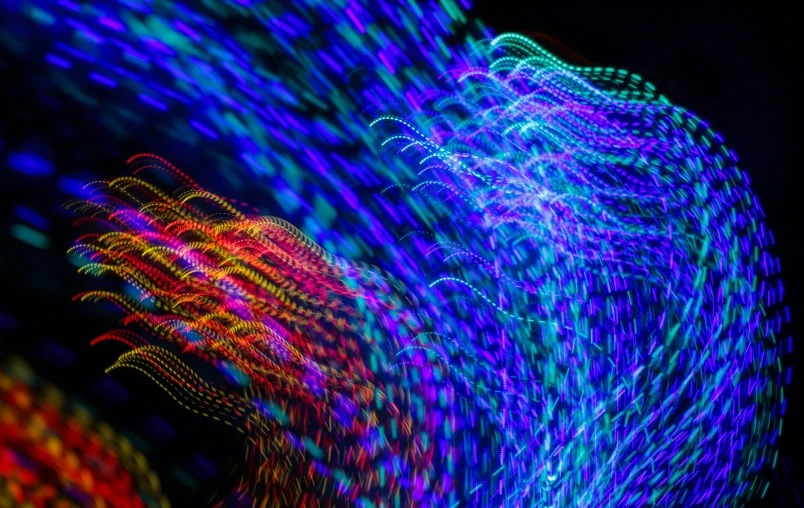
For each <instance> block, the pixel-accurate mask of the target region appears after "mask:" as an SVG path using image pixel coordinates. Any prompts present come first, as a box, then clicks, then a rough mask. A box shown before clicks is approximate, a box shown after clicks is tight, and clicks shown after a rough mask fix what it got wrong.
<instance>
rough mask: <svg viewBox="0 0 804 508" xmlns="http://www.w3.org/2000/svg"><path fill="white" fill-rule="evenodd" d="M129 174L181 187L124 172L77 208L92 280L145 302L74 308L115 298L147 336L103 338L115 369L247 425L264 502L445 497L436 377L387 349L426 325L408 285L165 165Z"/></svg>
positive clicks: (144, 160)
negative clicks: (89, 226) (203, 365)
mask: <svg viewBox="0 0 804 508" xmlns="http://www.w3.org/2000/svg"><path fill="white" fill-rule="evenodd" d="M131 163H132V164H133V165H134V167H135V168H137V171H139V170H142V169H145V168H149V169H150V168H154V167H162V168H164V169H165V170H167V171H168V172H169V173H171V174H172V175H173V176H175V177H176V178H177V181H178V183H180V184H182V185H183V186H184V187H185V191H184V192H182V193H180V194H178V195H175V196H171V195H168V194H164V193H162V192H161V191H160V190H159V189H158V188H156V187H155V186H153V185H151V184H149V183H147V182H146V181H144V180H141V179H139V178H136V177H133V176H130V177H120V178H116V179H113V180H110V181H104V182H98V183H96V184H94V185H93V186H92V187H93V194H94V197H93V198H91V199H89V200H87V201H79V202H77V203H76V205H77V206H78V207H79V208H81V209H83V210H84V211H85V212H87V214H86V215H87V217H86V218H83V219H79V222H80V223H86V222H91V223H102V224H103V225H104V227H103V229H106V231H105V232H93V233H89V234H87V235H85V236H82V237H81V238H79V240H78V245H77V246H76V247H74V248H73V251H74V252H76V253H79V254H81V255H83V256H85V257H86V258H87V259H88V260H89V261H90V262H89V263H87V264H85V265H84V267H83V268H82V271H86V272H88V273H92V274H96V275H98V274H101V273H114V274H116V275H117V276H119V277H121V278H122V279H124V280H125V281H126V282H127V283H128V284H130V285H131V287H133V288H134V289H135V294H137V295H138V297H137V298H136V299H132V298H131V297H128V296H126V295H124V294H117V293H111V292H104V291H92V292H88V293H84V294H81V295H79V296H78V298H80V299H81V300H98V299H103V298H107V299H109V300H111V301H114V302H115V303H117V304H118V305H119V306H120V307H121V308H122V309H124V310H125V311H126V312H127V314H128V317H127V318H126V319H125V320H124V322H125V324H127V325H139V327H140V328H141V329H143V330H145V331H146V332H147V334H146V335H145V337H142V336H140V335H138V334H136V333H135V332H133V331H132V330H131V329H130V328H125V329H121V330H115V331H111V332H109V333H106V334H104V335H102V336H101V337H99V338H98V339H96V342H98V341H104V340H117V341H121V342H123V343H125V344H127V345H129V346H131V347H132V348H133V349H132V351H131V352H129V353H126V354H124V355H123V356H122V357H121V358H120V359H119V360H118V362H117V363H116V364H115V365H114V366H113V367H112V368H115V367H120V366H125V367H132V368H135V369H138V370H141V371H143V372H145V373H146V374H148V375H149V376H151V377H152V378H154V379H155V380H156V381H157V382H158V383H159V384H160V385H162V386H163V387H164V388H165V389H166V390H167V391H169V392H170V393H171V395H172V396H173V397H174V398H175V399H176V400H178V401H179V402H180V403H181V404H182V405H183V406H185V407H187V408H189V409H191V410H193V411H195V412H197V413H199V414H202V415H204V416H210V417H213V418H216V419H221V420H223V421H225V422H226V423H227V424H229V425H233V424H234V425H236V426H238V428H241V429H244V430H245V429H248V433H249V439H250V441H251V442H252V443H253V448H254V454H253V460H254V471H253V472H252V475H253V478H254V480H255V485H258V486H259V487H257V488H258V489H259V494H258V495H259V498H260V500H259V502H262V501H264V500H266V499H273V500H281V501H282V503H281V504H282V505H283V506H284V505H287V506H319V505H322V506H328V505H330V503H331V501H330V500H332V499H334V498H336V497H337V496H338V495H340V496H344V497H345V498H346V499H349V500H352V501H356V500H358V499H361V500H362V501H363V502H371V503H375V504H376V503H381V502H382V501H383V500H385V499H390V498H392V497H397V498H398V499H399V500H400V501H401V502H402V503H403V505H405V506H408V505H410V504H412V503H414V502H417V501H422V500H423V499H426V497H427V496H428V495H429V496H433V495H437V493H438V491H439V490H443V487H440V486H439V485H438V483H439V482H440V479H438V478H435V479H430V478H429V473H430V472H431V471H432V464H431V462H432V456H433V450H432V446H428V444H427V443H426V442H422V436H428V435H432V434H433V432H434V429H432V428H430V427H432V426H434V423H435V420H434V419H433V418H432V417H431V416H432V415H431V414H429V411H424V410H423V408H424V407H425V401H427V404H426V405H427V407H428V408H429V406H431V405H433V404H434V403H435V402H437V397H438V395H439V394H438V392H437V391H436V390H434V389H433V388H432V383H436V382H437V381H438V379H433V378H432V376H433V375H434V373H435V372H439V371H438V370H437V369H436V368H435V367H434V366H433V365H429V364H428V368H427V369H423V368H421V367H406V366H401V367H400V366H399V365H394V363H396V358H395V357H394V355H393V352H394V351H399V350H400V349H403V348H404V347H406V345H407V344H409V343H411V339H412V338H413V337H414V336H415V335H416V332H418V331H420V330H421V329H422V326H423V324H422V318H421V317H419V316H418V315H417V314H416V312H415V310H416V307H417V306H416V304H415V300H412V299H411V298H410V297H409V296H408V295H407V292H406V290H405V287H404V286H403V285H402V284H401V283H399V282H398V281H396V280H395V279H394V278H392V277H391V276H390V275H388V274H386V273H384V272H382V271H381V270H378V269H375V268H372V267H370V266H368V265H365V264H360V263H352V262H348V261H346V260H344V259H342V258H336V257H334V256H332V255H330V254H328V253H327V252H326V251H324V250H323V249H321V248H320V247H319V246H318V245H316V244H315V243H314V242H312V241H311V240H309V239H308V238H307V237H305V236H304V235H303V234H302V233H301V232H300V231H298V230H297V229H296V228H294V227H293V226H291V225H290V224H288V223H287V222H285V221H284V220H281V219H277V218H272V217H260V216H254V217H249V216H246V215H244V214H243V213H241V212H239V211H238V209H237V208H236V207H235V206H234V205H233V204H231V203H230V202H229V201H228V200H226V199H224V198H220V197H217V196H215V195H213V194H210V193H208V192H206V191H204V190H203V189H201V188H200V187H198V186H197V185H196V184H195V183H194V182H192V180H190V179H189V177H187V176H186V175H184V174H183V173H182V172H180V171H179V170H178V169H176V168H175V167H173V166H171V165H170V164H169V163H167V162H166V161H164V160H162V159H160V158H158V157H155V156H151V155H141V156H137V157H133V158H132V159H131ZM239 204H240V203H239ZM205 208H206V210H205ZM93 229H97V228H93ZM150 337H159V338H161V339H162V340H163V341H165V342H167V343H172V344H175V345H176V346H178V348H179V349H177V350H181V352H182V353H183V354H194V355H197V356H199V357H201V358H203V359H205V360H208V361H210V362H212V363H213V364H214V365H216V366H217V367H218V368H219V369H220V370H221V371H222V372H224V373H225V374H226V375H227V376H228V377H229V378H230V379H231V380H233V381H234V388H233V389H230V390H229V391H228V392H227V390H226V389H225V387H222V388H215V387H214V386H212V385H210V384H209V383H207V382H205V381H204V380H203V379H201V378H200V377H199V376H198V375H197V374H195V373H193V371H192V370H191V369H190V368H189V367H188V366H187V365H185V364H184V362H182V361H180V360H178V359H177V358H176V357H175V356H174V355H173V354H172V353H171V352H170V351H169V350H168V349H164V348H160V347H155V346H153V345H149V343H150V340H149V338H150ZM417 356H418V357H421V358H422V360H423V362H425V363H428V362H427V358H426V354H425V353H424V352H420V354H419V355H414V357H417ZM429 363H432V362H429ZM423 364H424V363H422V365H423ZM411 377H413V378H417V380H418V383H415V384H414V383H409V381H410V379H411ZM240 384H244V385H246V386H248V392H247V394H243V393H239V392H238V390H237V389H239V388H240V386H239V385H240ZM428 398H429V399H433V400H429V399H428ZM424 439H425V440H426V437H425V438H424ZM403 487H404V488H403ZM432 491H435V493H433V492H432ZM249 494H250V495H251V496H252V497H256V496H257V494H255V493H249ZM259 502H257V503H256V504H259ZM428 504H430V503H429V502H428Z"/></svg>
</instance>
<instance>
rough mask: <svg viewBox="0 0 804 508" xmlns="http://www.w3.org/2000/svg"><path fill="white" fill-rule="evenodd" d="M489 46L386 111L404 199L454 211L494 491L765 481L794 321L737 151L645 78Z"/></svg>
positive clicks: (505, 40) (446, 280) (521, 499)
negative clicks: (401, 168)
mask: <svg viewBox="0 0 804 508" xmlns="http://www.w3.org/2000/svg"><path fill="white" fill-rule="evenodd" d="M478 50H479V53H480V54H484V55H485V56H484V58H485V63H481V64H480V65H475V66H467V67H457V68H455V69H453V70H451V71H450V73H449V76H448V78H447V80H446V81H445V83H444V85H443V86H441V87H440V89H438V90H434V91H432V92H431V93H429V94H427V96H426V100H424V101H421V104H422V107H421V109H419V108H418V107H416V108H408V110H407V111H404V112H400V114H398V115H388V116H383V117H381V118H379V119H378V120H376V121H375V122H374V125H375V127H377V128H382V129H383V130H384V131H385V132H387V133H388V137H387V141H386V146H388V147H398V148H399V152H400V153H401V157H402V158H404V159H405V160H408V161H409V164H411V167H417V168H419V170H420V171H419V175H420V177H419V178H418V179H416V180H413V181H409V182H404V183H403V184H402V185H398V186H395V187H394V188H389V189H388V190H387V192H386V194H399V193H402V195H403V199H402V200H401V201H402V202H416V201H418V202H422V203H424V202H429V203H431V208H432V210H433V214H434V216H437V217H439V218H438V219H436V220H435V223H434V224H432V225H430V226H431V230H432V228H435V230H436V231H437V234H436V235H435V241H434V242H432V243H431V244H430V245H429V247H427V248H428V249H429V252H432V253H436V252H441V253H442V254H441V255H440V256H439V258H440V259H441V260H442V261H443V264H442V265H441V266H440V268H439V270H440V273H438V275H437V276H436V277H435V280H432V281H431V282H430V287H431V288H432V290H434V291H437V292H439V293H441V294H442V295H443V298H444V301H445V302H448V303H445V305H447V307H448V308H449V310H445V311H444V314H446V315H449V316H450V317H451V318H452V324H453V329H454V325H456V324H458V323H459V322H460V320H461V319H463V320H464V322H465V323H471V328H470V327H469V326H466V327H465V331H464V333H462V334H461V335H462V336H463V339H460V340H461V344H460V347H457V346H456V347H455V348H450V349H451V351H449V352H447V353H446V354H444V356H445V358H447V359H448V361H449V362H450V363H451V364H454V363H455V362H460V364H461V365H464V364H471V365H472V367H471V369H470V370H473V371H475V372H478V373H485V374H479V375H478V376H479V377H480V378H481V379H482V383H483V386H484V389H483V390H482V391H473V396H474V398H475V404H477V405H481V406H483V407H486V408H489V410H490V411H493V413H494V416H493V418H492V420H493V421H494V422H495V423H496V425H495V426H494V428H495V430H494V432H492V433H490V434H489V436H488V437H487V442H490V443H491V445H490V448H489V451H490V452H491V453H490V454H489V455H488V456H486V457H484V458H483V460H477V461H474V460H473V461H470V460H469V459H468V457H467V459H466V463H467V464H469V463H472V464H473V466H469V467H466V468H465V473H464V474H465V478H464V480H465V482H466V483H467V488H468V491H469V492H470V493H471V492H475V493H476V495H475V497H474V499H473V501H474V502H475V503H476V504H478V505H482V506H492V505H494V506H499V505H504V506H508V505H510V506H520V505H521V506H609V505H611V506H642V505H651V506H652V505H667V506H726V505H732V504H734V503H739V502H744V501H745V500H747V499H748V498H749V497H750V496H751V495H754V494H756V493H758V492H759V493H763V489H765V488H766V484H765V483H764V482H762V481H760V480H759V479H758V478H759V476H758V471H760V469H761V468H762V466H763V465H766V464H771V463H775V461H776V452H775V451H774V449H773V447H772V445H773V443H774V442H775V440H776V438H777V437H778V435H779V434H780V433H781V431H782V419H781V414H783V411H784V394H783V388H782V385H783V384H784V383H785V377H788V376H789V371H788V372H787V373H783V371H782V366H781V363H780V356H781V354H782V352H783V351H782V350H783V348H787V347H790V345H789V344H783V343H782V341H780V340H779V339H778V337H777V334H778V333H779V332H780V329H781V326H782V324H783V322H784V321H785V320H786V319H787V318H788V317H789V316H785V314H784V311H782V309H781V306H780V305H779V303H780V301H781V298H782V294H783V288H782V284H781V281H780V279H779V278H778V271H779V264H778V260H777V259H776V258H775V257H774V256H772V255H770V254H769V253H768V251H767V249H768V247H769V246H770V245H771V244H772V243H773V237H772V235H771V234H770V232H769V231H767V230H766V229H765V226H764V224H763V218H764V217H763V214H762V210H761V208H760V207H759V204H758V202H757V199H756V196H755V195H754V194H753V193H752V192H751V191H750V190H749V187H748V180H747V177H746V175H745V174H744V173H743V172H741V171H740V170H739V169H738V168H737V166H736V163H737V158H736V156H735V155H734V153H733V152H731V151H729V150H728V149H727V148H726V147H725V146H724V145H723V139H722V137H720V136H719V135H718V134H716V133H714V132H713V131H712V130H711V129H710V128H709V126H708V125H707V124H706V123H705V122H704V121H702V120H701V119H699V118H698V117H696V116H695V115H694V114H692V113H690V112H688V111H686V110H684V109H683V108H680V107H677V106H673V105H672V104H670V103H669V102H668V101H667V100H666V99H664V98H663V97H660V96H657V95H656V94H655V92H654V90H653V87H652V86H651V85H649V84H645V83H643V82H642V81H641V80H640V78H639V76H636V75H633V74H627V73H624V72H617V71H614V70H613V69H603V68H577V67H572V66H569V65H566V64H564V63H562V62H561V61H559V60H558V59H556V58H555V57H553V56H552V55H550V54H549V53H548V52H546V51H545V50H544V49H543V48H541V47H540V46H538V45H536V44H534V43H532V42H531V41H529V40H528V39H526V38H524V37H521V36H517V35H504V36H500V37H498V38H496V39H494V40H491V41H489V42H487V43H486V44H484V45H482V46H480V47H479V48H478ZM467 299H468V300H469V301H471V302H472V303H471V305H468V304H467ZM442 323H443V322H442ZM479 323H481V324H484V323H485V324H487V326H486V328H485V330H484V331H479V330H478V324H479ZM495 327H496V328H495ZM445 333H447V332H445ZM451 344H452V343H451V342H449V341H445V342H444V345H445V346H450V345H451ZM454 344H456V345H457V344H458V343H457V342H455V343H454ZM467 350H469V351H474V352H478V353H479V354H478V353H475V354H473V355H468V354H466V351H467ZM489 353H491V354H489ZM479 434H483V433H482V432H480V433H479ZM463 439H464V440H465V443H464V449H465V450H469V449H472V450H474V449H475V446H476V445H478V446H479V443H480V442H482V441H483V437H482V436H481V437H478V433H475V432H471V431H470V432H467V433H466V435H465V436H464V438H463Z"/></svg>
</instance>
